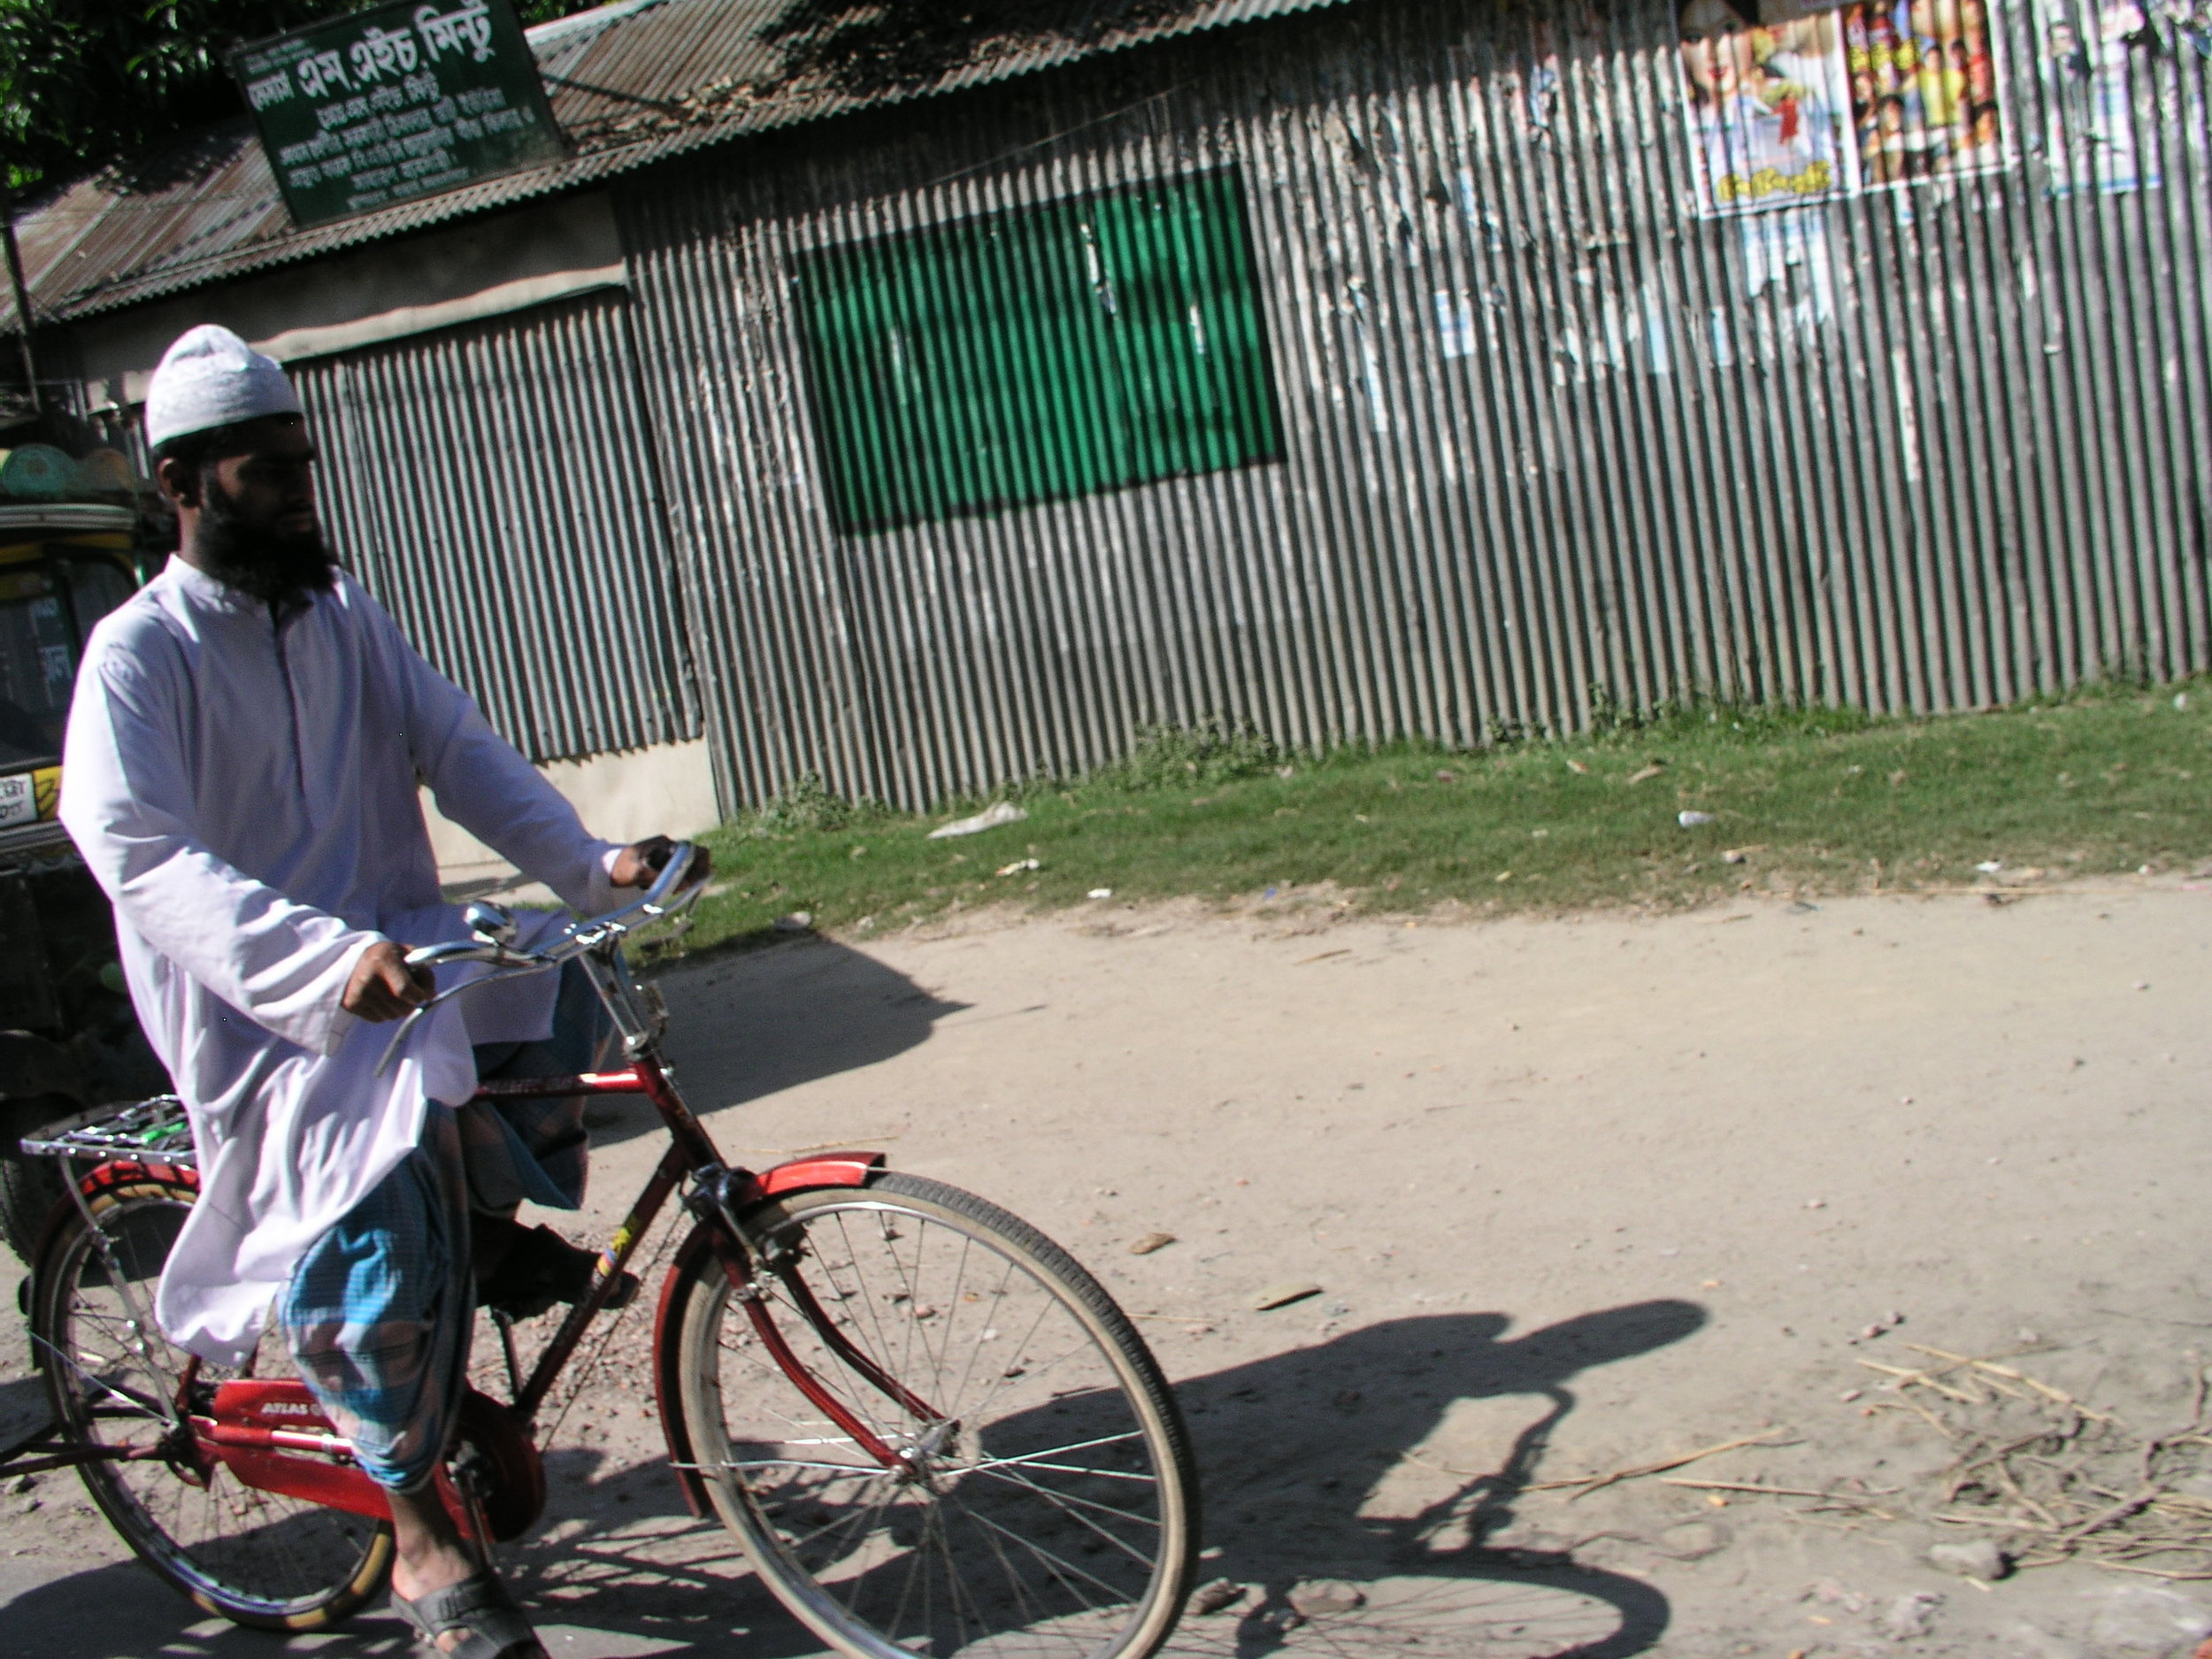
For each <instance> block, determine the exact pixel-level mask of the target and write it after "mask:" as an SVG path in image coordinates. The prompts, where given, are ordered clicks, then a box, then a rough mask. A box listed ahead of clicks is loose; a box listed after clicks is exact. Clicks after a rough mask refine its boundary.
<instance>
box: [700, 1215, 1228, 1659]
mask: <svg viewBox="0 0 2212 1659" xmlns="http://www.w3.org/2000/svg"><path fill="white" fill-rule="evenodd" d="M895 1179H907V1180H910V1179H911V1178H895ZM808 1196H809V1197H810V1199H811V1202H810V1203H806V1204H803V1205H800V1206H798V1207H796V1208H795V1211H794V1214H793V1218H792V1219H790V1220H788V1221H786V1222H780V1223H777V1224H775V1225H772V1226H770V1227H767V1228H766V1229H764V1236H763V1239H762V1241H761V1244H760V1246H759V1247H758V1248H760V1249H761V1250H763V1251H765V1252H768V1253H771V1254H772V1255H774V1256H776V1257H777V1259H778V1260H779V1261H780V1267H779V1269H778V1271H776V1272H774V1273H772V1274H771V1273H765V1272H764V1273H763V1274H762V1275H761V1276H760V1281H759V1289H760V1293H761V1294H763V1295H764V1297H765V1298H766V1302H765V1303H764V1308H763V1311H764V1312H765V1313H766V1314H767V1315H768V1317H771V1318H772V1320H773V1321H774V1322H775V1327H776V1329H777V1331H778V1332H779V1333H780V1337H781V1339H782V1340H783V1341H784V1342H786V1343H787V1344H788V1345H789V1350H790V1360H791V1363H793V1364H794V1365H795V1366H797V1367H800V1368H803V1371H802V1373H801V1374H803V1376H804V1378H805V1379H806V1382H807V1386H809V1387H810V1388H814V1389H817V1390H819V1391H822V1393H823V1397H824V1398H826V1399H832V1400H834V1401H836V1402H838V1405H839V1408H840V1409H841V1410H842V1411H848V1412H850V1413H851V1414H852V1420H853V1421H855V1422H856V1423H857V1424H860V1425H865V1426H866V1428H867V1430H868V1432H871V1433H874V1434H877V1435H879V1436H880V1437H881V1438H882V1440H884V1441H885V1443H886V1444H887V1445H888V1446H890V1447H891V1448H894V1449H895V1450H896V1451H897V1453H898V1455H899V1457H900V1459H901V1466H900V1467H899V1468H898V1469H896V1470H888V1469H879V1468H878V1467H876V1466H875V1465H874V1464H873V1463H864V1462H861V1461H860V1460H859V1459H858V1457H857V1455H856V1449H857V1448H856V1447H855V1446H854V1442H853V1437H852V1436H850V1435H848V1434H844V1433H841V1432H840V1431H839V1430H838V1429H837V1428H835V1427H833V1426H832V1425H829V1424H828V1423H826V1422H825V1421H824V1413H823V1410H822V1409H821V1408H820V1407H818V1406H817V1405H814V1404H812V1403H811V1402H810V1400H809V1399H808V1396H807V1394H806V1393H805V1391H804V1390H803V1389H801V1388H800V1387H798V1386H795V1383H796V1381H797V1378H796V1377H795V1375H794V1374H792V1373H787V1371H785V1369H784V1366H783V1365H782V1364H781V1363H779V1362H778V1361H777V1360H776V1359H775V1358H774V1357H773V1356H772V1354H771V1352H770V1351H769V1350H768V1349H767V1348H765V1347H764V1345H763V1344H762V1342H761V1341H760V1340H759V1336H758V1333H757V1331H756V1330H755V1329H754V1326H753V1324H752V1321H751V1319H750V1318H749V1317H748V1314H747V1311H746V1310H745V1308H744V1305H743V1303H741V1302H739V1301H738V1300H737V1299H736V1298H735V1297H734V1296H733V1294H732V1293H731V1290H730V1287H729V1286H728V1285H727V1283H726V1280H725V1279H717V1278H711V1277H710V1278H707V1279H704V1280H703V1284H704V1293H703V1294H706V1295H707V1296H708V1297H709V1298H710V1300H711V1302H712V1304H713V1306H714V1308H715V1309H716V1310H717V1311H716V1312H715V1313H714V1314H713V1315H712V1320H711V1324H710V1325H709V1326H708V1327H706V1328H704V1329H703V1332H702V1333H701V1336H700V1338H698V1339H695V1340H698V1341H699V1342H700V1344H701V1346H699V1347H698V1348H696V1349H695V1351H696V1352H698V1353H699V1354H700V1355H701V1356H703V1357H704V1358H705V1359H706V1361H707V1363H708V1366H709V1370H710V1372H711V1373H712V1374H713V1375H714V1376H715V1377H716V1379H717V1380H716V1381H715V1383H714V1385H713V1386H711V1388H710V1389H707V1390H705V1391H703V1392H701V1393H698V1394H695V1395H693V1396H692V1397H693V1398H695V1400H697V1401H699V1402H702V1403H705V1404H707V1405H709V1407H710V1417H711V1418H712V1419H714V1420H713V1421H712V1422H710V1423H704V1424H702V1423H700V1422H699V1421H698V1420H697V1418H696V1417H694V1418H692V1419H691V1420H692V1421H693V1422H694V1425H695V1426H694V1434H695V1440H694V1444H695V1446H696V1447H697V1448H698V1449H699V1451H700V1457H699V1466H700V1468H701V1469H702V1471H703V1472H705V1473H706V1474H707V1475H708V1478H709V1479H710V1481H720V1482H722V1483H724V1485H723V1487H722V1490H723V1492H724V1494H725V1495H726V1499H727V1501H728V1502H727V1506H726V1508H725V1511H724V1512H725V1514H726V1516H730V1517H735V1518H733V1525H739V1530H740V1531H741V1533H743V1535H744V1536H745V1537H746V1539H747V1542H748V1547H749V1548H750V1549H751V1550H752V1551H753V1554H754V1558H755V1561H756V1563H757V1564H759V1565H760V1566H761V1567H762V1569H763V1573H764V1578H766V1579H767V1581H768V1582H769V1583H770V1585H771V1586H772V1587H774V1588H776V1589H777V1590H778V1592H779V1594H786V1595H787V1598H788V1597H790V1596H794V1595H796V1596H798V1597H799V1599H797V1600H795V1601H793V1602H792V1605H793V1606H794V1607H795V1609H810V1610H807V1611H806V1612H805V1616H806V1617H808V1618H809V1621H810V1623H814V1624H816V1625H817V1628H818V1629H820V1630H822V1631H824V1632H832V1631H848V1632H864V1633H866V1636H867V1640H863V1641H861V1642H860V1644H859V1646H858V1647H852V1648H851V1649H850V1650H851V1651H856V1652H858V1651H867V1652H872V1653H879V1652H881V1650H882V1648H883V1647H904V1648H906V1649H908V1650H910V1651H912V1652H916V1653H923V1654H929V1655H936V1656H937V1659H951V1655H955V1654H960V1653H969V1652H973V1653H976V1654H979V1655H980V1654H983V1653H988V1654H989V1655H993V1659H1107V1656H1108V1655H1116V1654H1118V1653H1119V1652H1120V1651H1121V1649H1120V1647H1118V1646H1117V1644H1118V1643H1119V1642H1122V1641H1125V1640H1133V1632H1136V1631H1138V1630H1139V1629H1140V1628H1141V1629H1143V1630H1147V1631H1149V1632H1152V1635H1151V1638H1150V1640H1155V1641H1156V1640H1157V1638H1158V1635H1159V1634H1160V1632H1164V1629H1165V1628H1166V1623H1165V1621H1164V1620H1163V1618H1162V1617H1161V1609H1163V1608H1165V1609H1169V1611H1171V1610H1172V1609H1173V1607H1174V1605H1175V1602H1174V1601H1172V1600H1169V1599H1167V1597H1168V1596H1169V1595H1170V1594H1172V1595H1175V1596H1179V1594H1180V1592H1179V1589H1171V1590H1164V1589H1163V1586H1164V1585H1165V1586H1181V1585H1185V1584H1187V1578H1185V1577H1184V1576H1183V1573H1184V1571H1187V1570H1186V1569H1184V1568H1182V1567H1181V1566H1180V1563H1177V1564H1176V1568H1175V1571H1174V1573H1173V1575H1172V1576H1171V1577H1168V1578H1164V1577H1163V1574H1164V1571H1166V1563H1165V1558H1164V1551H1165V1550H1166V1549H1167V1548H1168V1547H1169V1539H1170V1537H1171V1518H1170V1517H1171V1513H1172V1512H1173V1511H1172V1506H1173V1505H1174V1504H1176V1503H1179V1502H1180V1501H1181V1500H1180V1496H1179V1493H1180V1492H1181V1491H1182V1490H1184V1489H1185V1488H1180V1487H1176V1488H1170V1487H1168V1486H1165V1485H1164V1480H1163V1474H1162V1465H1161V1462H1160V1454H1159V1449H1158V1442H1157V1440H1156V1434H1157V1430H1156V1428H1155V1427H1152V1426H1148V1424H1153V1423H1156V1418H1153V1419H1148V1418H1146V1417H1143V1416H1142V1414H1141V1412H1140V1411H1139V1410H1138V1409H1136V1407H1135V1405H1134V1404H1133V1398H1132V1395H1131V1394H1130V1391H1129V1386H1128V1385H1127V1382H1126V1380H1125V1373H1123V1372H1121V1371H1117V1370H1116V1368H1115V1362H1114V1361H1113V1359H1112V1357H1111V1355H1112V1353H1113V1350H1112V1349H1110V1348H1108V1347H1107V1346H1106V1345H1105V1343H1104V1342H1103V1341H1102V1339H1101V1337H1100V1335H1099V1333H1098V1331H1097V1329H1096V1328H1095V1326H1094V1325H1091V1324H1088V1323H1087V1322H1086V1318H1085V1317H1084V1316H1082V1315H1081V1314H1080V1312H1079V1310H1077V1309H1076V1308H1075V1307H1074V1306H1073V1305H1072V1304H1071V1302H1070V1301H1069V1300H1068V1298H1067V1296H1066V1295H1065V1294H1063V1293H1062V1292H1061V1291H1060V1290H1059V1288H1058V1287H1057V1285H1056V1282H1055V1281H1052V1280H1050V1279H1046V1278H1042V1277H1041V1276H1040V1274H1039V1272H1038V1271H1037V1269H1036V1268H1035V1267H1033V1265H1031V1264H1030V1263H1029V1260H1028V1259H1027V1258H1025V1257H1024V1256H1022V1255H1020V1254H1019V1253H1018V1252H1015V1251H1010V1250H1009V1249H1007V1248H1002V1247H1001V1245H1000V1244H999V1243H998V1242H997V1241H996V1236H995V1235H994V1234H992V1233H987V1232H984V1231H979V1230H977V1229H974V1228H971V1227H969V1226H966V1225H955V1224H954V1223H952V1222H950V1221H948V1220H941V1219H939V1218H938V1217H936V1216H935V1215H934V1214H933V1213H928V1212H925V1211H923V1210H916V1209H908V1208H904V1207H902V1206H901V1205H900V1204H899V1203H898V1202H896V1201H895V1200H890V1199H879V1198H877V1197H876V1196H875V1195H874V1194H872V1193H863V1194H854V1195H852V1196H850V1197H849V1198H846V1197H841V1196H833V1195H832V1194H821V1195H819V1196H818V1197H814V1196H813V1195H808ZM1093 1294H1095V1293H1093ZM687 1340H688V1339H687ZM910 1402H914V1403H910ZM917 1404H918V1405H919V1406H920V1407H923V1408H926V1414H925V1415H923V1416H919V1417H918V1416H917V1415H916V1412H915V1406H916V1405H917ZM849 1455H852V1457H853V1461H850V1462H848V1461H845V1460H846V1459H847V1457H848V1456H849ZM747 1515H751V1516H752V1517H755V1519H754V1520H752V1521H750V1522H743V1524H740V1523H741V1521H742V1517H745V1516H747ZM1173 1536H1174V1537H1175V1538H1176V1539H1177V1545H1176V1548H1187V1545H1186V1544H1184V1543H1183V1542H1182V1540H1186V1539H1187V1532H1186V1533H1176V1534H1173ZM801 1586H804V1590H803V1593H802V1589H801ZM809 1598H811V1599H809ZM824 1621H826V1622H824ZM839 1645H840V1646H846V1644H844V1643H842V1642H841V1643H840V1644H839Z"/></svg>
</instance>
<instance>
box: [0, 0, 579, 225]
mask: <svg viewBox="0 0 2212 1659" xmlns="http://www.w3.org/2000/svg"><path fill="white" fill-rule="evenodd" d="M370 3H371V0H152V3H150V0H0V183H4V184H5V185H6V186H7V187H8V188H11V189H12V190H16V191H24V190H33V189H36V188H39V187H41V186H44V185H55V184H61V183H65V182H66V181H67V180H70V179H73V178H78V177H81V176H83V175H84V174H86V173H93V172H96V171H98V170H99V169H100V168H102V167H104V166H107V165H111V163H114V162H117V161H120V160H123V159H125V158H127V157H130V156H133V155H135V154H137V153H139V152H141V151H143V150H149V149H151V148H153V147H155V146H157V145H159V144H161V143H163V142H166V141H168V140H170V139H172V138H174V137H176V136H177V135H178V134H182V133H188V132H190V131H191V130H193V129H194V128H196V127H204V126H208V125H210V124H211V123H213V122H216V121H221V120H225V119H229V118H231V117H233V116H236V115H240V114H242V113H243V112H244V111H245V102H244V100H243V99H242V97H241V96H240V95H239V91H238V88H237V84H236V83H235V82H234V81H233V80H232V79H231V74H230V66H229V63H228V61H227V60H228V57H229V53H230V50H231V49H232V48H233V47H234V46H237V45H239V44H241V43H242V42H246V41H253V40H259V39H261V38H263V37H264V36H265V35H277V34H281V33H282V32H283V31H284V30H286V29H292V28H297V27H300V26H301V25H302V24H304V23H312V22H314V21H315V20H316V19H319V18H326V17H332V16H335V15H337V14H338V13H341V12H357V11H360V10H362V9H363V7H364V6H365V4H370ZM584 4H586V0H522V4H518V6H517V7H516V10H517V11H518V12H519V13H520V14H521V16H522V20H523V21H524V22H525V23H540V22H544V21H546V20H547V19H551V18H557V17H561V16H563V15H565V14H566V13H568V12H577V11H581V10H583V9H584Z"/></svg>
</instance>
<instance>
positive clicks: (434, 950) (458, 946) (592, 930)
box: [407, 841, 698, 990]
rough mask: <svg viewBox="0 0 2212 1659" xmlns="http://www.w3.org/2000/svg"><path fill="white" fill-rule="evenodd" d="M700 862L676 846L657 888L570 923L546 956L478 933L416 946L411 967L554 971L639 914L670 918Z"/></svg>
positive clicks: (684, 845)
mask: <svg viewBox="0 0 2212 1659" xmlns="http://www.w3.org/2000/svg"><path fill="white" fill-rule="evenodd" d="M697 859H698V849H697V848H695V846H693V845H692V843H691V842H689V841H677V842H675V843H673V844H672V846H671V847H670V849H669V852H668V862H667V863H665V864H663V865H662V866H661V869H660V873H659V874H658V875H657V876H656V877H655V878H654V879H653V885H652V886H651V887H648V888H647V889H646V890H645V892H644V894H643V895H642V896H641V897H638V898H634V899H633V900H631V901H630V902H628V903H627V904H626V905H623V906H622V907H621V908H620V909H618V910H609V911H608V912H607V913H606V914H605V915H604V916H595V917H593V918H590V919H589V920H588V921H580V922H572V923H570V924H569V926H567V927H566V928H565V929H564V930H563V932H562V934H561V937H560V938H559V939H558V940H557V941H554V942H553V943H552V944H550V945H549V946H547V947H546V948H545V949H542V950H517V949H515V948H514V947H513V946H512V945H511V944H509V943H507V942H506V941H504V940H501V939H494V938H486V937H485V936H484V935H482V934H479V935H478V936H477V937H476V938H474V939H449V940H447V941H444V942H442V943H441V944H435V945H420V946H418V947H417V948H416V949H413V950H411V951H409V952H408V953H407V965H408V966H409V967H411V968H434V967H437V966H439V965H440V964H443V963H449V962H485V963H489V964H492V965H494V966H495V967H502V968H549V967H552V966H554V965H555V964H557V963H562V962H565V961H567V960H568V959H569V958H570V957H571V956H577V955H580V954H581V953H582V952H583V951H585V950H587V949H590V947H591V946H593V945H595V944H596V943H598V942H599V939H600V937H601V936H602V935H603V933H605V931H606V930H607V929H608V928H610V927H623V926H624V925H625V924H626V923H627V922H628V921H629V919H630V918H632V917H634V916H636V915H637V914H638V913H639V912H640V911H644V912H647V913H648V914H647V919H648V920H655V919H657V918H660V917H662V916H664V915H666V914H667V913H668V911H669V910H672V908H674V907H673V906H672V904H671V903H670V902H669V901H670V899H671V897H672V895H676V894H679V893H681V892H682V891H683V889H684V888H685V887H687V885H690V886H695V885H696V882H695V880H691V879H689V878H690V876H691V867H692V865H693V864H695V863H696V862H697ZM687 896H689V895H687ZM625 931H626V930H625ZM470 983H472V984H474V983H477V981H474V980H472V981H471V982H470ZM454 988H455V989H456V990H459V989H461V988H463V987H459V986H456V987H454Z"/></svg>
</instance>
